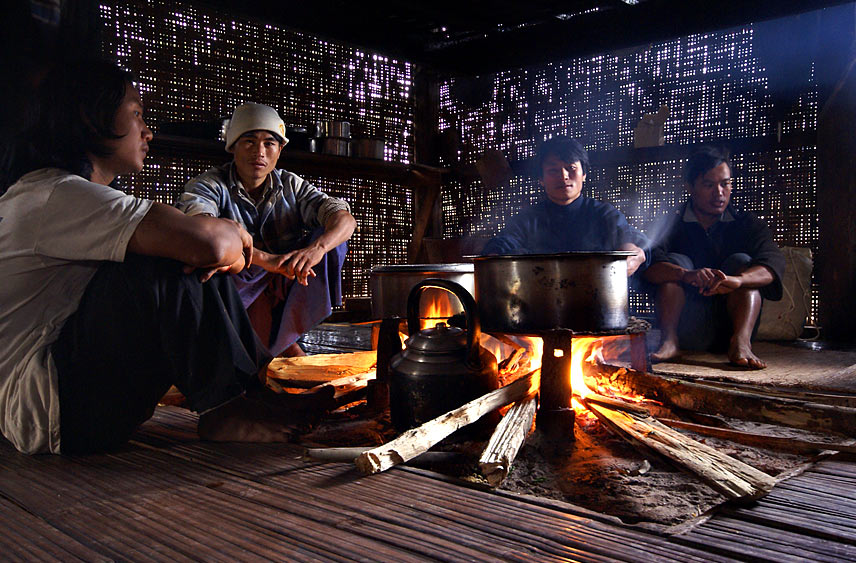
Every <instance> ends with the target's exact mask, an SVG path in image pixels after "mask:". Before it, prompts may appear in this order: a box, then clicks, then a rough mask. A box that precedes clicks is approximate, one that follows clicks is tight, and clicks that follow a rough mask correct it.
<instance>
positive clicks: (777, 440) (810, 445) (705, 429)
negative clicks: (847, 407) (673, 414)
mask: <svg viewBox="0 0 856 563" xmlns="http://www.w3.org/2000/svg"><path fill="white" fill-rule="evenodd" d="M657 420H659V421H660V422H662V423H663V424H665V425H666V426H671V427H672V428H680V429H683V430H690V431H692V432H695V433H697V434H704V435H705V436H712V437H714V438H723V439H725V440H731V441H732V442H737V443H738V444H745V445H747V446H754V447H758V448H765V449H770V450H778V451H784V452H791V453H797V454H816V453H818V452H822V451H827V450H828V451H836V452H847V453H854V454H856V445H853V443H850V444H841V443H827V442H814V441H811V440H799V439H796V438H789V437H782V436H767V435H765V434H756V433H754V432H743V431H741V430H734V429H731V428H716V427H713V426H706V425H704V424H694V423H692V422H684V421H682V420H671V419H667V418H658V419H657Z"/></svg>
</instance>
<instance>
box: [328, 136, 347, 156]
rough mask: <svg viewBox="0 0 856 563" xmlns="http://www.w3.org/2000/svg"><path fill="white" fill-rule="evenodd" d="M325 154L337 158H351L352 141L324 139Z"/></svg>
mask: <svg viewBox="0 0 856 563" xmlns="http://www.w3.org/2000/svg"><path fill="white" fill-rule="evenodd" d="M324 154H332V155H336V156H350V154H351V141H350V139H343V138H341V137H327V138H326V139H324Z"/></svg>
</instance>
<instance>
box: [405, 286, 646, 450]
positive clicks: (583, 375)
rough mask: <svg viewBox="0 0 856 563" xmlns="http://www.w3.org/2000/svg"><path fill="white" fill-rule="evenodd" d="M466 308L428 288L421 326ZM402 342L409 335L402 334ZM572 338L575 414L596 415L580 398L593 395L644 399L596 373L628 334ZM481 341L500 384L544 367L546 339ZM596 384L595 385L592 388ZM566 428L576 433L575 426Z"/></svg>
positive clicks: (486, 337) (589, 418) (489, 337)
mask: <svg viewBox="0 0 856 563" xmlns="http://www.w3.org/2000/svg"><path fill="white" fill-rule="evenodd" d="M462 311H463V308H462V306H461V304H460V302H459V301H458V299H457V298H456V297H455V296H454V295H453V294H451V293H449V292H447V291H444V290H438V291H431V292H428V291H426V294H425V295H424V296H423V298H422V300H421V303H420V310H419V320H420V330H424V329H426V328H430V327H433V326H436V325H437V324H438V323H447V324H448V323H449V322H450V319H451V318H452V317H454V316H455V315H458V314H460V313H461V312H462ZM400 337H401V342H402V344H403V343H404V341H405V340H406V338H407V335H406V334H404V333H401V334H400ZM569 338H570V339H571V343H570V347H569V354H568V356H569V357H568V358H565V360H564V361H562V362H561V363H562V364H563V365H568V366H569V369H568V370H567V372H568V373H567V377H568V378H569V382H570V389H571V392H572V397H571V401H572V402H571V406H572V408H573V411H574V413H575V414H576V416H579V417H583V419H584V420H583V421H584V422H585V423H591V422H594V421H595V420H596V417H595V415H594V414H593V413H591V412H590V411H589V410H588V409H587V408H586V407H585V405H584V404H583V403H582V402H581V400H580V399H585V398H586V397H590V396H592V395H595V396H606V397H609V398H617V399H620V400H623V401H626V402H631V403H633V402H643V401H644V398H643V397H642V396H640V395H635V394H629V393H626V392H624V391H622V390H620V389H618V388H617V387H615V386H605V385H603V384H602V383H600V381H601V380H600V379H599V378H595V377H593V376H592V375H594V374H596V371H593V370H598V366H599V365H601V364H603V363H604V354H605V353H607V355H609V353H610V351H611V353H612V355H618V354H617V351H621V350H624V349H626V348H627V347H628V346H627V342H626V341H627V336H626V335H619V336H569ZM480 342H481V345H482V346H483V347H484V348H485V349H487V350H488V351H490V352H491V353H492V354H493V355H494V356H495V357H496V360H497V363H498V364H499V375H500V381H501V384H505V383H507V381H506V378H508V379H511V378H513V376H514V375H518V374H519V373H527V372H531V371H534V370H537V369H541V367H542V362H543V354H544V339H543V338H540V337H537V336H521V335H505V334H487V333H482V335H481V341H480ZM565 348H566V346H563V347H559V348H555V349H553V350H552V353H553V355H554V357H555V358H562V357H563V356H564V355H565ZM592 386H594V388H592ZM566 432H569V433H570V434H572V433H573V430H572V429H566Z"/></svg>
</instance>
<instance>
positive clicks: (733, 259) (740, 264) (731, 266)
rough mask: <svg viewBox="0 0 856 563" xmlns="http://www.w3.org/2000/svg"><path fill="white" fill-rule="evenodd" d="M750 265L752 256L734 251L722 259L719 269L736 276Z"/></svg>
mask: <svg viewBox="0 0 856 563" xmlns="http://www.w3.org/2000/svg"><path fill="white" fill-rule="evenodd" d="M751 265H752V257H751V256H749V255H748V254H746V253H745V252H736V253H734V254H732V255H731V256H729V257H728V258H726V259H725V260H723V261H722V265H721V266H720V268H719V269H720V270H722V271H723V272H724V273H725V274H726V275H728V276H736V275H738V274H741V273H743V270H745V269H746V268H748V267H749V266H751Z"/></svg>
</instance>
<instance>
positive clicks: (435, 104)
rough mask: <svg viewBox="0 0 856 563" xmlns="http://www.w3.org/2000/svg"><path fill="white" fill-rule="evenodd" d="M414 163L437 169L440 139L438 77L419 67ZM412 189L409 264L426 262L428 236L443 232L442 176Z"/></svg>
mask: <svg viewBox="0 0 856 563" xmlns="http://www.w3.org/2000/svg"><path fill="white" fill-rule="evenodd" d="M413 101H414V106H415V112H414V120H413V161H414V162H415V163H417V164H425V165H428V166H438V165H439V162H440V157H439V155H438V151H437V137H438V134H439V122H440V83H439V81H438V79H437V75H436V74H435V73H433V72H430V71H428V70H426V69H424V68H421V67H416V68H415V70H414V73H413ZM419 183H420V185H419V186H413V188H414V190H413V218H414V225H413V238H412V239H411V241H410V246H409V248H408V249H407V261H408V262H410V263H415V262H420V261H422V262H425V261H427V255H426V253H425V251H424V249H423V247H422V239H423V238H424V237H425V236H437V235H439V234H440V233H441V232H442V214H441V202H440V199H441V198H440V187H441V184H442V176H440V174H433V175H426V177H425V178H424V179H423V180H422V181H420V182H419Z"/></svg>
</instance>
